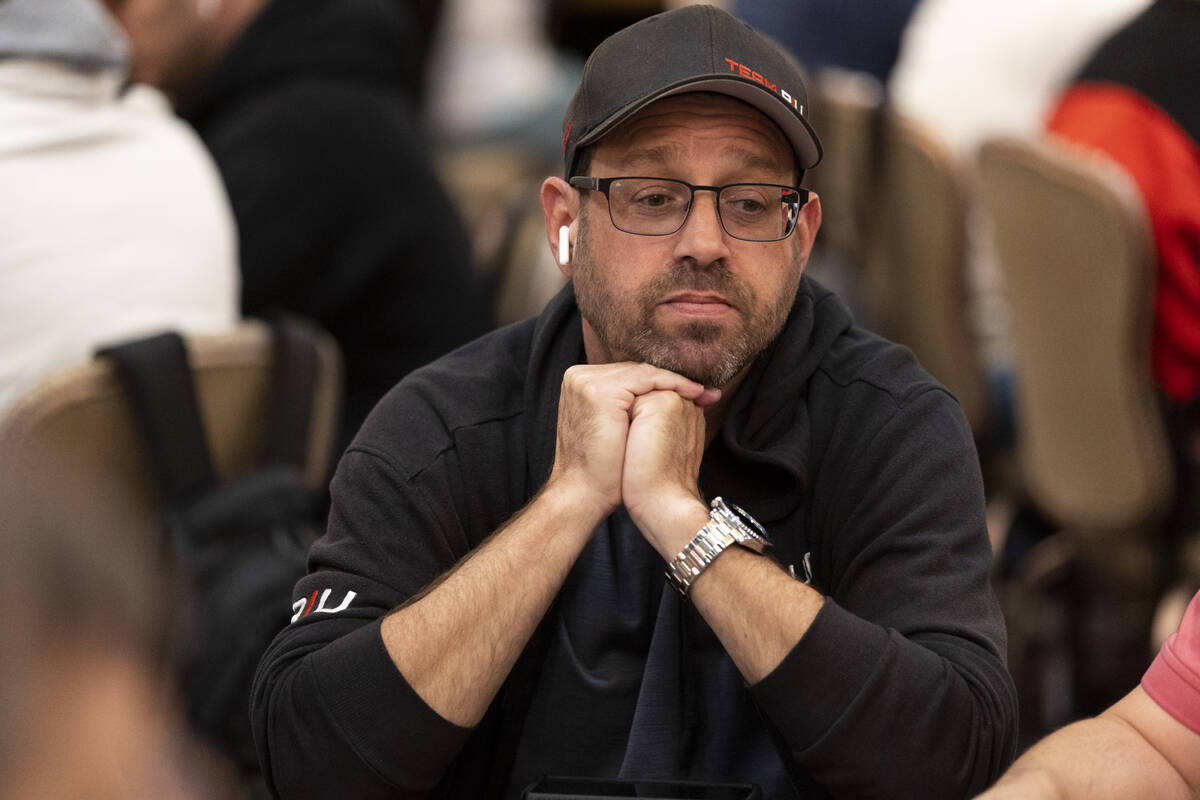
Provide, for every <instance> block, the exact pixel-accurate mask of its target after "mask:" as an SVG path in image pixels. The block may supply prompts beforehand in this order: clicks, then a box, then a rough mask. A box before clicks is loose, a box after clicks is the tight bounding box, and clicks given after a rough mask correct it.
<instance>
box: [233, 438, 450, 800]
mask: <svg viewBox="0 0 1200 800" xmlns="http://www.w3.org/2000/svg"><path fill="white" fill-rule="evenodd" d="M412 483H413V481H411V480H410V479H407V478H404V477H402V476H401V475H400V473H399V472H398V471H397V470H396V469H395V468H394V467H393V466H391V465H390V464H389V463H388V462H387V461H386V460H385V459H383V458H382V457H381V456H379V455H378V454H376V453H373V452H370V451H365V450H362V449H352V450H350V451H349V452H348V453H347V454H346V456H345V457H344V458H343V460H342V463H341V465H340V466H339V468H338V472H337V475H336V476H335V478H334V482H333V485H332V498H333V505H332V509H331V512H330V521H329V528H328V531H327V533H326V535H325V536H324V537H323V538H322V539H321V540H320V541H318V542H317V543H316V545H314V547H313V549H312V552H311V553H310V556H309V574H308V575H307V576H306V577H304V578H303V579H301V581H300V582H299V583H298V584H297V585H296V588H295V591H294V594H293V606H292V614H293V618H292V622H291V624H289V625H288V626H287V627H286V628H285V629H284V630H283V631H282V632H280V633H279V635H278V636H277V637H276V638H275V641H274V642H273V643H272V645H271V646H270V648H269V649H268V650H267V652H266V654H265V655H264V657H263V659H262V661H261V662H260V665H259V669H258V674H257V676H256V678H255V682H254V688H253V692H252V697H251V719H252V725H253V728H254V736H255V742H256V745H257V748H258V752H259V759H260V763H261V764H262V767H263V772H264V775H265V777H266V779H267V782H268V784H269V786H270V788H271V790H272V793H273V794H275V795H276V796H281V797H287V798H329V797H354V798H363V799H366V798H416V797H425V796H428V793H429V792H431V791H432V790H433V788H434V787H435V786H436V785H437V784H438V782H439V781H440V780H441V778H442V776H443V774H444V772H445V770H446V768H447V767H448V766H449V764H450V763H451V761H453V759H454V758H455V757H456V756H457V754H458V753H459V751H460V749H461V748H462V747H463V745H464V744H465V743H466V741H467V739H468V738H469V736H470V735H471V730H469V729H466V728H461V727H459V726H456V725H454V724H452V723H450V722H449V721H447V720H445V719H443V718H442V717H440V716H439V715H438V714H437V713H436V712H434V711H433V710H432V709H430V708H429V707H428V706H427V705H426V704H425V702H424V701H423V700H422V699H421V698H420V697H419V696H418V695H417V694H416V692H415V691H413V689H412V687H410V686H409V685H408V683H407V681H406V680H405V679H404V676H403V675H402V674H401V673H400V671H399V670H397V669H396V667H395V665H394V664H393V662H392V660H391V658H390V656H389V655H388V653H387V651H386V649H385V647H384V644H383V640H382V637H381V634H380V623H381V621H382V619H383V617H384V616H385V615H386V614H387V613H388V612H389V611H390V610H391V609H393V608H395V607H396V606H397V605H399V604H400V603H402V602H404V601H405V600H407V599H408V598H409V597H411V596H412V595H413V594H415V593H416V592H417V591H419V590H420V589H421V588H423V587H424V586H425V585H426V584H428V583H429V581H431V580H432V579H433V578H434V577H436V576H437V575H438V574H440V573H441V572H444V571H445V570H446V569H448V568H450V567H451V566H452V565H453V564H454V563H455V561H457V559H458V557H459V556H460V555H461V553H463V552H465V549H466V541H465V538H463V537H461V536H457V535H455V534H454V532H453V529H452V528H448V527H447V524H446V520H445V519H440V518H439V514H438V513H436V512H435V510H434V509H435V508H437V506H435V505H433V504H430V503H427V502H426V501H425V500H424V492H422V491H421V488H425V490H426V491H428V487H427V486H425V487H420V486H413V485H412ZM418 483H420V482H418ZM446 507H450V506H449V505H448V504H447V506H446ZM380 531H387V532H389V533H388V535H386V536H381V535H380V534H379V533H378V532H380ZM448 531H449V532H448Z"/></svg>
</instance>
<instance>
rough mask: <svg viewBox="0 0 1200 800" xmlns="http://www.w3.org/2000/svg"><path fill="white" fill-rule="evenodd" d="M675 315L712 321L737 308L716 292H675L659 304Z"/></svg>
mask: <svg viewBox="0 0 1200 800" xmlns="http://www.w3.org/2000/svg"><path fill="white" fill-rule="evenodd" d="M659 305H660V306H662V307H665V308H667V309H668V310H670V311H673V312H675V313H677V314H681V315H683V316H686V317H692V318H703V319H712V318H716V317H720V316H723V315H725V314H727V313H730V312H733V311H736V310H737V308H736V307H735V306H734V305H733V304H732V303H730V302H729V301H728V300H727V299H725V297H723V296H722V295H720V294H717V293H716V292H695V291H686V292H675V293H673V294H670V295H668V296H667V297H666V298H664V299H663V300H662V301H661V302H660V303H659Z"/></svg>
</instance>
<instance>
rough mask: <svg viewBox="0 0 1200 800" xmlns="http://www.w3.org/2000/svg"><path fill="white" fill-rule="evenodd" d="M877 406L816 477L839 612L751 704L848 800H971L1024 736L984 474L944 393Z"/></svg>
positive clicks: (813, 516) (831, 590) (823, 558)
mask: <svg viewBox="0 0 1200 800" xmlns="http://www.w3.org/2000/svg"><path fill="white" fill-rule="evenodd" d="M877 406H882V409H880V410H878V411H871V412H868V413H866V414H864V415H863V416H864V417H865V419H862V420H861V422H862V423H864V424H859V425H854V426H844V427H845V429H846V432H845V433H843V434H839V435H834V436H833V437H832V439H831V441H830V443H829V446H828V450H827V452H828V455H827V456H826V457H825V459H824V461H823V463H822V464H821V466H820V474H817V475H814V476H813V490H812V494H811V510H810V511H809V512H808V516H807V522H808V524H809V525H811V526H812V528H813V530H814V531H816V534H815V539H814V541H819V542H820V545H819V547H818V551H816V552H814V553H813V555H814V557H815V562H816V563H815V567H816V569H815V573H816V574H815V576H814V577H815V580H814V583H815V585H817V587H818V588H819V589H820V590H821V591H822V592H823V593H824V594H825V595H826V597H827V602H826V603H825V606H824V608H823V609H822V610H821V612H820V613H819V614H818V615H817V618H816V620H815V621H814V623H813V624H812V626H811V627H810V628H809V630H808V632H807V633H806V634H805V636H804V637H803V638H802V639H801V640H800V642H799V643H798V644H797V645H796V646H795V647H794V648H793V649H792V651H791V652H790V653H789V654H788V655H787V656H786V657H785V658H784V660H783V661H782V662H781V663H780V664H779V666H778V667H777V668H776V669H775V670H774V671H773V672H772V673H771V674H770V675H768V676H767V677H766V678H764V679H763V680H762V681H760V682H759V683H758V684H756V685H755V686H753V687H752V692H753V695H754V697H755V700H756V702H757V703H758V704H759V705H760V706H761V707H762V708H763V709H764V710H765V712H766V713H767V715H768V716H769V717H770V718H771V719H772V721H773V722H774V723H775V725H776V726H777V727H778V729H779V731H780V733H781V734H782V735H783V738H784V739H785V740H786V742H787V743H788V745H789V746H790V748H791V751H792V754H793V756H794V758H795V760H796V762H797V763H798V764H799V765H800V766H801V767H802V768H803V769H805V770H806V771H807V772H809V773H810V774H811V775H812V776H813V777H814V778H816V779H817V780H819V781H820V782H822V783H823V784H824V785H826V786H827V787H828V788H829V789H830V790H831V792H832V793H833V794H834V795H835V796H839V797H840V796H853V797H880V796H886V797H891V798H907V797H962V796H972V795H974V794H975V793H977V792H979V791H982V790H983V789H984V788H985V787H986V786H987V785H988V784H989V783H990V782H991V781H993V780H994V779H995V778H996V777H997V776H998V775H999V774H1000V773H1001V772H1002V771H1003V769H1004V768H1005V766H1006V765H1007V764H1008V763H1010V762H1011V760H1012V759H1013V757H1014V755H1015V748H1016V728H1017V725H1016V722H1017V717H1016V714H1017V710H1016V691H1015V688H1014V686H1013V683H1012V679H1011V678H1010V676H1009V674H1008V671H1007V669H1006V666H1005V650H1006V637H1005V630H1004V621H1003V617H1002V615H1001V611H1000V607H999V604H998V602H997V601H996V598H995V596H994V594H993V592H992V589H991V586H990V582H989V573H990V564H991V548H990V544H989V540H988V537H987V531H986V525H985V520H984V513H983V509H984V498H983V483H982V478H981V476H980V474H979V469H978V458H977V455H976V453H975V448H974V442H973V439H972V437H971V433H970V430H969V428H968V427H967V424H966V421H965V419H964V418H963V416H962V413H961V411H960V410H959V408H958V406H957V404H956V403H955V402H954V400H953V399H952V398H951V397H950V396H949V395H948V394H946V393H945V392H944V391H942V390H940V389H933V388H930V389H926V390H923V391H921V392H920V393H918V394H917V395H916V396H914V397H911V398H908V399H906V400H903V401H900V402H898V403H884V404H877ZM860 408H861V406H860Z"/></svg>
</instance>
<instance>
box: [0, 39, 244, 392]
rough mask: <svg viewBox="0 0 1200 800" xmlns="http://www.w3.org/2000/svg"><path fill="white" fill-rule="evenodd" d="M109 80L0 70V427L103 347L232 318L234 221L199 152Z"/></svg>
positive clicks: (187, 136) (34, 68)
mask: <svg viewBox="0 0 1200 800" xmlns="http://www.w3.org/2000/svg"><path fill="white" fill-rule="evenodd" d="M119 88H120V74H119V73H118V72H117V71H111V72H109V71H101V72H79V71H75V70H72V69H69V68H66V67H63V66H60V65H57V64H53V63H50V62H44V61H32V60H19V59H12V60H0V416H3V414H4V413H5V412H6V411H7V410H8V408H9V407H10V406H11V405H12V404H13V402H14V401H15V400H16V399H17V398H18V397H19V396H20V395H21V394H22V393H24V392H25V391H27V390H28V389H29V388H31V387H32V386H33V385H34V384H35V383H37V382H38V380H40V379H41V378H42V377H44V376H45V375H46V374H47V373H49V372H51V371H55V370H57V369H59V368H62V367H65V366H68V365H70V364H73V363H77V362H82V361H84V360H86V359H88V358H89V357H90V355H91V353H92V352H93V350H94V349H95V348H96V347H97V346H99V345H102V344H107V343H113V342H116V341H120V340H123V339H127V338H132V337H135V336H142V335H147V334H151V333H156V332H159V331H162V330H165V329H178V330H181V331H186V332H208V331H220V330H225V329H228V328H229V327H231V326H232V325H234V323H235V322H236V320H237V319H238V316H239V311H238V309H239V301H238V294H239V290H240V277H239V273H238V265H237V239H236V233H235V226H234V220H233V215H232V213H231V210H230V207H229V201H228V198H227V197H226V194H225V191H224V187H223V186H222V184H221V181H220V177H219V174H218V172H217V169H216V166H215V165H214V163H213V161H212V159H211V157H210V156H209V155H208V152H207V151H206V150H205V149H204V146H203V144H202V143H201V142H200V140H199V138H198V137H197V136H196V135H195V133H194V132H192V130H191V129H190V128H188V127H187V126H186V125H185V124H184V123H182V122H181V121H179V120H178V119H177V118H176V117H175V116H174V114H173V113H172V112H171V109H170V107H169V106H168V104H167V102H166V100H165V98H163V96H162V95H161V94H159V93H158V92H157V91H155V90H153V89H150V88H149V87H143V86H138V87H134V88H133V89H131V90H129V91H127V92H126V93H124V94H119V93H118V92H119Z"/></svg>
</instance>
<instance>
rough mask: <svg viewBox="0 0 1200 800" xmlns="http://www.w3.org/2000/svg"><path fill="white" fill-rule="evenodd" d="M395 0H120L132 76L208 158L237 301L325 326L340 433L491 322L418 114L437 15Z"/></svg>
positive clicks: (247, 308) (484, 291)
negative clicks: (186, 128) (217, 174)
mask: <svg viewBox="0 0 1200 800" xmlns="http://www.w3.org/2000/svg"><path fill="white" fill-rule="evenodd" d="M435 6H436V4H431V3H430V2H417V3H413V2H405V1H404V0H338V2H334V3H331V2H327V1H326V0H198V2H197V1H195V0H126V1H125V3H124V4H123V6H122V9H121V10H120V12H119V13H118V17H119V19H120V21H121V22H122V24H123V25H124V26H125V28H126V30H127V31H128V32H129V34H130V37H131V39H132V41H133V66H134V75H135V77H137V78H139V79H142V80H146V81H148V82H151V83H154V84H156V85H158V86H160V87H162V88H163V89H165V90H167V91H168V93H170V94H172V95H173V97H174V99H175V101H176V110H177V112H178V113H179V114H180V115H181V116H182V117H183V118H184V119H186V120H187V121H188V122H190V123H191V124H192V125H193V126H194V127H195V128H196V130H197V132H198V133H199V134H200V136H201V138H202V139H203V140H204V143H205V144H206V145H208V147H209V149H210V151H211V152H212V154H213V156H214V157H215V159H216V162H217V165H218V167H219V168H220V171H221V175H222V177H223V178H224V181H225V185H226V188H227V190H228V192H229V196H230V199H231V201H232V204H233V211H234V216H235V218H236V220H237V225H238V231H239V234H240V239H241V268H242V310H243V312H244V313H245V314H246V315H248V316H254V315H258V314H260V313H264V312H267V311H269V310H271V309H282V310H287V311H291V312H294V313H298V314H301V315H304V316H306V317H309V318H311V319H313V320H316V321H317V322H318V323H319V324H320V325H322V326H323V327H324V328H326V329H327V330H328V331H329V332H330V333H332V334H333V336H334V338H335V339H336V340H337V342H338V345H339V346H340V347H341V350H342V355H343V358H344V362H345V374H346V403H345V407H344V418H343V425H342V436H341V439H342V441H343V442H345V441H348V440H349V438H350V437H352V436H353V434H354V432H355V431H356V430H357V428H358V426H359V424H360V423H361V421H362V420H363V418H364V417H365V416H366V414H367V412H368V411H369V410H370V409H371V407H372V406H373V405H374V404H375V401H376V400H378V399H379V397H380V396H381V395H383V393H384V392H386V391H387V390H388V389H389V388H391V386H392V385H393V384H395V383H396V382H397V381H398V380H399V379H400V378H401V377H403V376H404V375H405V374H406V373H407V372H408V371H409V370H411V369H412V368H414V367H416V366H419V365H421V364H423V363H425V362H426V361H430V360H432V359H433V358H435V357H437V356H439V355H441V354H443V353H445V352H446V351H448V350H451V349H453V348H454V347H455V346H457V345H459V344H461V343H463V342H466V341H468V340H469V339H471V338H473V337H475V336H477V335H479V334H481V333H483V332H485V331H487V330H490V329H491V327H492V319H493V311H492V304H491V298H490V292H489V290H488V287H487V286H486V285H485V284H484V282H483V281H482V280H481V279H480V278H479V277H477V275H476V274H475V272H474V268H473V263H472V257H471V251H470V246H469V244H468V237H467V234H466V232H465V230H464V229H463V226H462V223H461V221H460V219H459V217H458V214H457V210H456V208H455V207H454V206H453V204H452V203H451V201H450V199H449V197H448V196H447V194H446V192H445V191H444V190H443V187H442V186H441V184H440V183H439V180H438V177H437V176H436V175H435V173H434V170H433V167H432V164H431V160H430V157H429V154H428V152H427V149H426V144H427V143H426V141H425V137H424V134H423V131H422V125H421V122H420V116H419V104H420V101H421V91H422V87H423V86H424V83H425V81H424V74H425V73H424V69H425V63H424V62H425V56H426V53H427V48H428V39H429V35H430V29H431V26H432V25H433V23H434V21H435V20H436V18H437V14H436V13H435V10H434V7H435Z"/></svg>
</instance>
